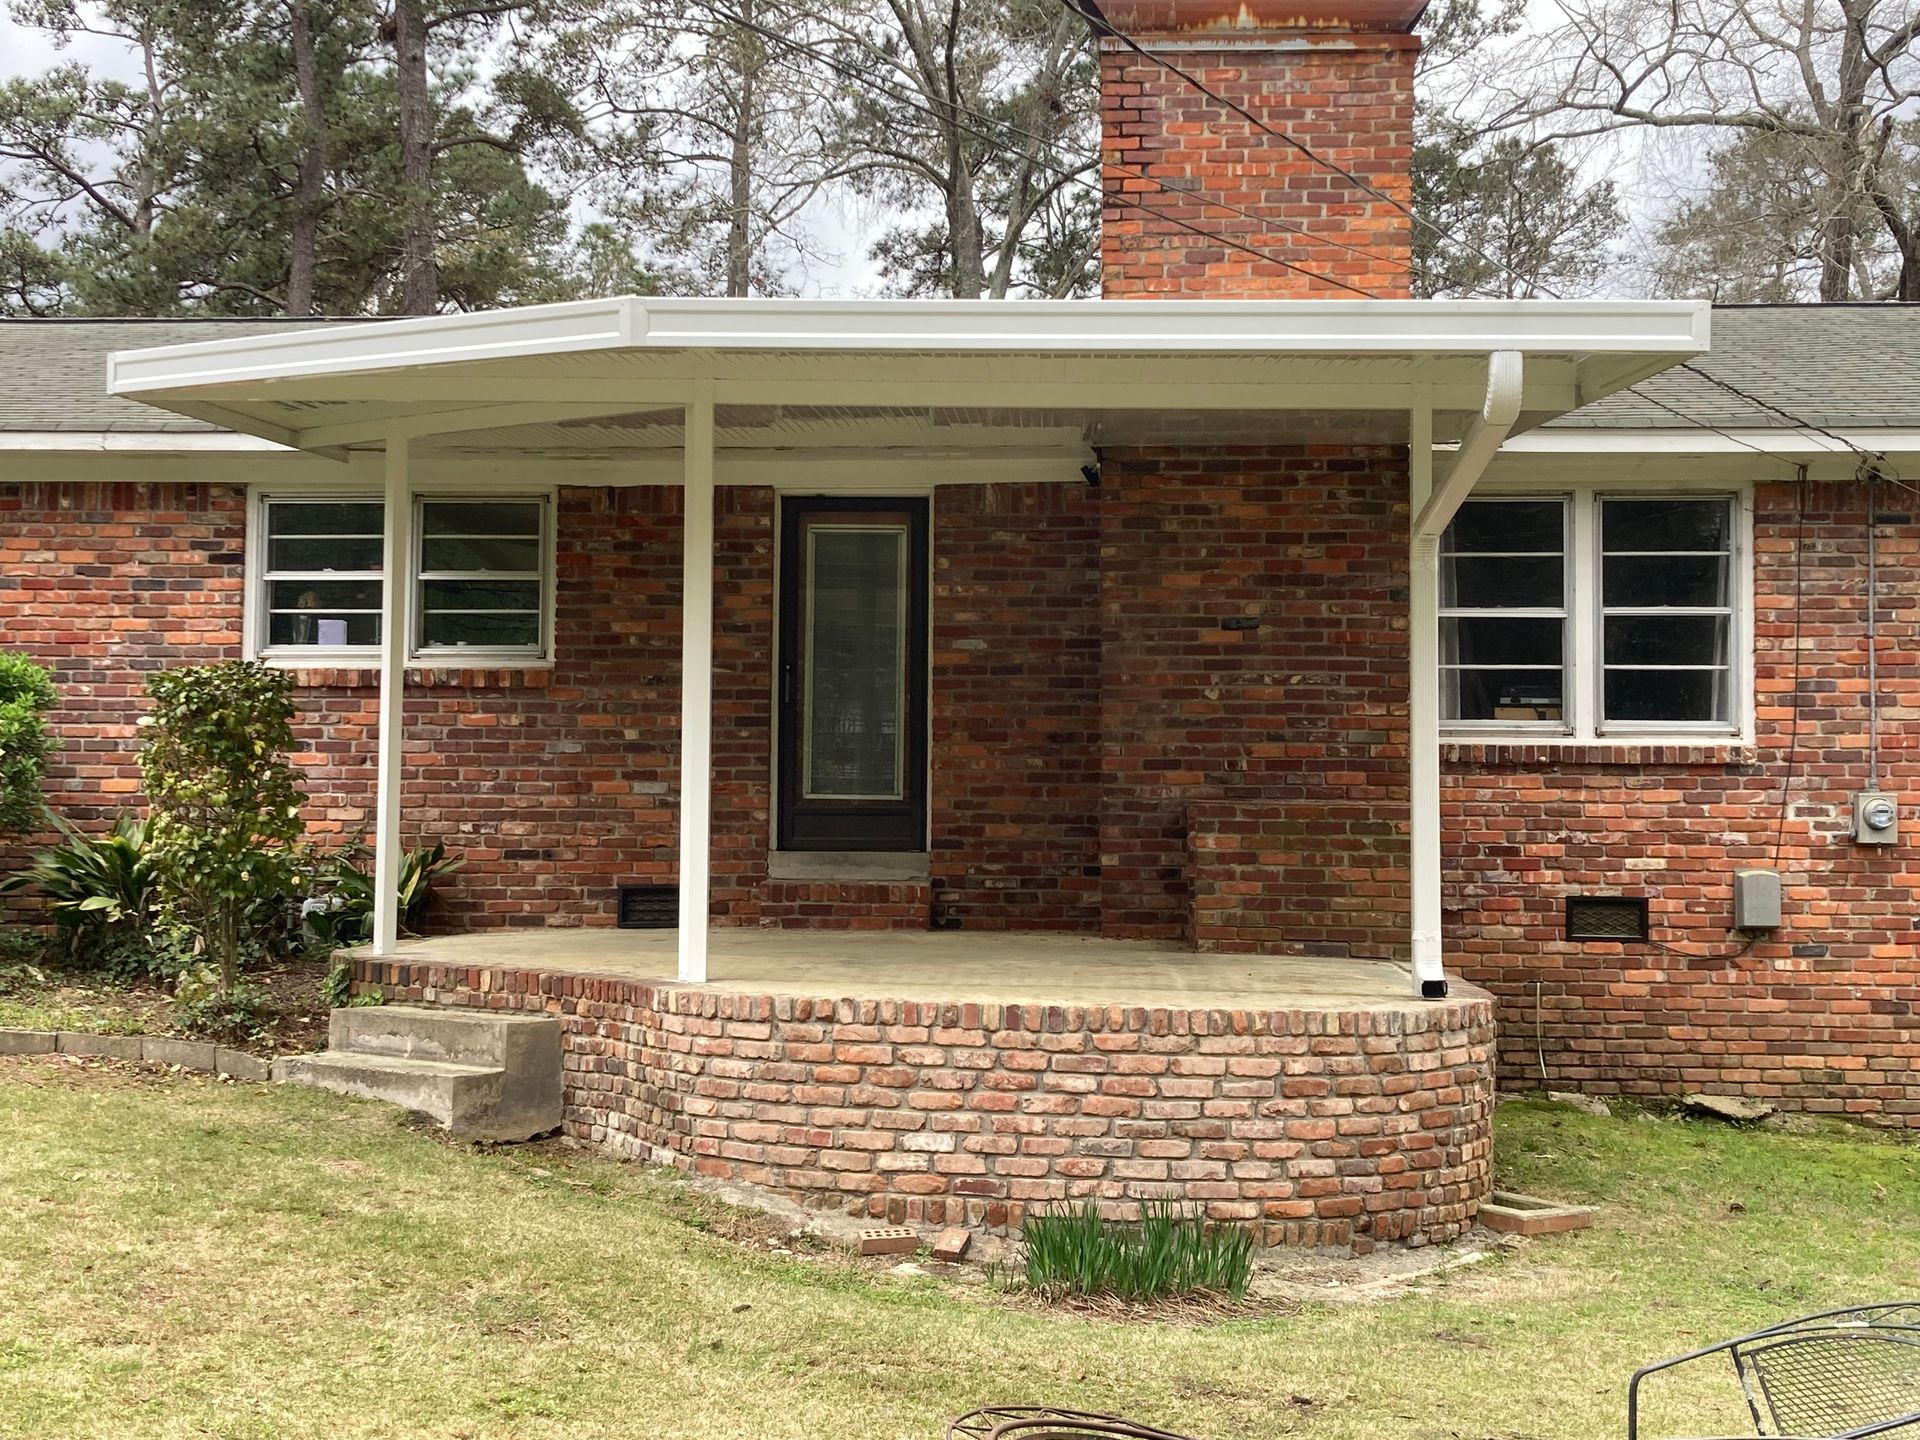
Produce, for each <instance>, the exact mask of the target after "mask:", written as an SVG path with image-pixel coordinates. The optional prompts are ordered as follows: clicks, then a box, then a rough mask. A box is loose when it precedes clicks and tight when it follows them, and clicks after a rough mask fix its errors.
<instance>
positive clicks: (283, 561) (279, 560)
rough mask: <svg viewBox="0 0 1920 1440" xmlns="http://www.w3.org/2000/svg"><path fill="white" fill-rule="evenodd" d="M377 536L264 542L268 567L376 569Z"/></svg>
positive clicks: (377, 558) (378, 562) (378, 544)
mask: <svg viewBox="0 0 1920 1440" xmlns="http://www.w3.org/2000/svg"><path fill="white" fill-rule="evenodd" d="M380 561H381V555H380V537H379V536H377V535H374V536H369V537H366V538H358V539H347V538H328V539H298V538H296V539H291V540H283V539H279V538H277V537H276V538H275V539H274V540H272V541H271V542H269V543H268V545H267V568H268V569H269V570H276V571H286V570H378V569H379V568H380Z"/></svg>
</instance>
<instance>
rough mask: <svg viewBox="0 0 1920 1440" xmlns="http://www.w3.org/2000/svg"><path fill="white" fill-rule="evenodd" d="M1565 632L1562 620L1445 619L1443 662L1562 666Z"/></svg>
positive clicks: (1442, 630) (1441, 646) (1451, 663)
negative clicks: (1562, 647)
mask: <svg viewBox="0 0 1920 1440" xmlns="http://www.w3.org/2000/svg"><path fill="white" fill-rule="evenodd" d="M1565 630H1566V626H1565V624H1564V622H1562V621H1560V620H1532V619H1527V620H1520V619H1515V620H1510V619H1507V618H1506V617H1504V616H1499V615H1489V616H1479V615H1475V616H1458V617H1456V616H1444V617H1442V618H1441V621H1440V659H1441V661H1442V663H1444V664H1447V665H1529V666H1547V665H1558V664H1560V663H1561V646H1562V644H1563V642H1564V634H1565Z"/></svg>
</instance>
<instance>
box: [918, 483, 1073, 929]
mask: <svg viewBox="0 0 1920 1440" xmlns="http://www.w3.org/2000/svg"><path fill="white" fill-rule="evenodd" d="M1099 514H1100V493H1099V492H1098V491H1095V490H1092V489H1089V488H1087V487H1084V486H1080V485H1056V486H1052V487H1047V488H1036V487H1032V486H1010V485H968V486H952V487H949V488H946V489H943V490H941V491H940V492H939V494H938V496H937V497H936V498H935V501H934V526H933V627H934V633H933V649H932V669H933V755H934V762H935V765H936V766H937V767H938V768H937V770H936V773H935V776H934V784H933V795H932V808H933V816H932V818H933V824H932V831H933V876H934V882H935V895H934V923H935V924H938V925H941V926H948V925H957V926H964V927H966V928H968V929H993V930H1004V929H1023V930H1027V929H1031V930H1039V929H1046V930H1054V929H1062V930H1093V929H1096V928H1097V927H1098V925H1099V916H1100V880H1099V865H1100V853H1099V845H1098V842H1099V809H1100V760H1099V740H1100V693H1099V686H1100V621H1099V564H1100V558H1099V534H1100V532H1099Z"/></svg>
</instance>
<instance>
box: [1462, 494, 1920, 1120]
mask: <svg viewBox="0 0 1920 1440" xmlns="http://www.w3.org/2000/svg"><path fill="white" fill-rule="evenodd" d="M1808 497H1809V504H1808V510H1807V515H1806V524H1805V553H1804V556H1803V559H1802V563H1801V566H1800V570H1801V581H1800V589H1801V592H1802V597H1803V603H1802V605H1801V607H1800V612H1799V616H1798V619H1797V622H1796V617H1795V611H1794V604H1793V597H1794V592H1795V588H1796V585H1795V578H1794V572H1795V559H1794V550H1795V545H1794V539H1795V530H1796V522H1795V517H1794V511H1795V506H1794V491H1793V487H1792V486H1789V485H1763V486H1761V487H1760V488H1759V489H1758V491H1757V493H1756V497H1755V501H1756V516H1755V527H1754V551H1755V591H1756V596H1757V600H1756V608H1755V618H1756V626H1755V630H1756V650H1757V656H1756V693H1757V704H1758V718H1759V732H1758V735H1757V737H1756V738H1757V744H1756V745H1755V746H1754V747H1753V748H1751V749H1747V748H1742V747H1739V746H1730V745H1728V746H1700V747H1698V748H1692V749H1687V750H1672V749H1661V748H1657V747H1642V748H1639V749H1633V748H1627V749H1624V750H1623V749H1620V748H1617V747H1611V746H1608V747H1585V748H1580V749H1575V750H1572V751H1556V752H1547V751H1543V750H1529V749H1528V748H1526V747H1519V748H1514V747H1500V746H1461V747H1455V748H1454V749H1453V750H1452V751H1451V753H1449V754H1448V756H1447V759H1446V766H1445V777H1446V778H1445V784H1446V796H1445V804H1446V810H1445V826H1446V828H1445V833H1446V837H1447V871H1448V884H1447V891H1446V903H1447V907H1448V915H1447V940H1448V949H1449V952H1450V960H1451V963H1452V964H1453V965H1454V966H1455V968H1456V969H1458V971H1459V972H1460V973H1462V974H1464V975H1466V976H1467V977H1468V978H1470V979H1472V980H1475V981H1477V982H1479V983H1481V984H1484V985H1486V986H1487V987H1488V988H1490V989H1492V990H1493V991H1494V992H1495V993H1496V994H1497V995H1498V996H1499V997H1500V999H1501V1001H1502V1007H1501V1044H1502V1054H1501V1061H1502V1074H1503V1076H1504V1078H1505V1079H1506V1080H1507V1081H1509V1082H1510V1083H1514V1084H1518V1085H1538V1084H1542V1083H1545V1084H1549V1085H1556V1086H1565V1087H1569V1088H1573V1087H1577V1088H1583V1089H1590V1090H1599V1091H1606V1092H1617V1093H1626V1094H1638V1095H1656V1094H1671V1093H1673V1092H1675V1091H1678V1090H1682V1089H1693V1088H1698V1089H1706V1090H1714V1091H1737V1092H1742V1093H1745V1094H1749V1095H1753V1096H1758V1097H1764V1098H1770V1099H1775V1100H1779V1101H1783V1102H1785V1103H1787V1104H1788V1105H1790V1106H1792V1107H1795V1108H1801V1109H1809V1110H1845V1111H1871V1112H1877V1113H1881V1114H1885V1115H1889V1116H1899V1117H1903V1118H1905V1119H1906V1120H1907V1122H1908V1123H1910V1124H1920V1078H1916V1076H1915V1073H1914V1071H1915V1067H1916V1063H1917V1062H1920V1026H1916V1022H1915V1017H1914V1005H1915V1002H1916V1001H1920V933H1917V932H1916V918H1917V917H1920V871H1916V869H1915V866H1914V863H1913V859H1912V856H1913V845H1914V843H1915V840H1916V838H1920V827H1916V826H1915V825H1914V824H1913V823H1912V814H1911V811H1910V810H1909V814H1908V824H1907V828H1906V830H1905V835H1906V839H1905V840H1904V842H1903V843H1902V844H1899V845H1895V846H1889V847H1885V848H1871V847H1862V846H1856V845H1854V844H1852V843H1851V841H1850V840H1849V839H1848V833H1849V821H1850V813H1851V811H1850V807H1851V799H1852V796H1853V794H1854V792H1855V791H1857V790H1860V789H1864V788H1865V787H1866V784H1867V756H1866V736H1867V723H1866V715H1865V696H1866V629H1865V617H1866V609H1865V599H1864V597H1865V594H1866V549H1865V542H1864V526H1865V523H1866V511H1865V505H1866V497H1865V493H1864V487H1861V486H1856V485H1818V484H1816V485H1813V486H1810V487H1809V490H1808ZM1881 509H1882V516H1881V518H1882V522H1883V523H1882V525H1881V528H1880V541H1879V548H1880V553H1881V571H1880V588H1881V610H1880V681H1881V692H1882V696H1883V708H1882V722H1883V723H1882V734H1881V760H1882V772H1883V773H1882V784H1883V785H1884V786H1885V788H1887V789H1890V790H1894V791H1897V792H1899V793H1901V794H1902V796H1903V797H1904V799H1905V802H1906V803H1907V805H1908V806H1911V805H1912V804H1913V803H1914V800H1915V797H1916V796H1920V754H1917V753H1916V738H1920V732H1916V728H1915V721H1916V720H1920V612H1917V611H1916V608H1915V602H1914V597H1915V595H1916V594H1920V547H1917V545H1916V541H1915V539H1914V529H1913V526H1912V523H1911V521H1912V516H1911V515H1910V514H1909V513H1908V510H1907V501H1906V498H1905V497H1904V496H1901V495H1899V494H1898V492H1892V491H1889V492H1888V494H1887V495H1886V496H1885V497H1884V498H1883V504H1882V507H1881ZM1796 625H1797V631H1798V638H1799V654H1800V663H1799V667H1798V669H1799V675H1798V698H1799V708H1800V737H1799V743H1798V746H1797V748H1796V747H1794V746H1793V745H1792V744H1790V739H1791V735H1792V730H1793V725H1792V716H1793V710H1794V698H1795V693H1796V690H1795V673H1794V672H1795V663H1794V643H1795V634H1796ZM1783 804H1784V805H1785V807H1786V808H1785V813H1784V816H1783V814H1782V807H1783ZM1776 862H1777V864H1778V868H1779V869H1780V870H1781V871H1782V872H1783V877H1784V880H1785V912H1786V915H1785V918H1786V924H1785V927H1784V928H1783V929H1782V930H1781V931H1780V932H1779V933H1778V934H1777V935H1772V936H1768V937H1766V938H1763V939H1761V940H1760V941H1759V942H1758V943H1756V944H1754V945H1753V946H1752V947H1751V948H1750V949H1747V950H1746V952H1745V953H1744V954H1735V953H1734V952H1736V951H1738V950H1740V949H1741V948H1742V944H1743V940H1742V937H1741V936H1739V935H1738V934H1735V933H1733V932H1731V931H1730V930H1729V929H1728V926H1729V924H1730V922H1731V917H1732V908H1731V906H1732V901H1731V886H1732V875H1733V871H1734V870H1735V869H1737V868H1744V867H1759V868H1773V867H1774V866H1775V865H1776ZM1569 892H1582V893H1606V894H1625V895H1643V896H1646V897H1648V899H1649V900H1650V902H1651V915H1652V920H1653V926H1654V930H1653V934H1654V937H1655V938H1656V939H1657V940H1659V941H1660V942H1662V943H1663V944H1664V945H1667V946H1671V947H1673V948H1672V949H1670V950H1669V949H1660V948H1656V947H1654V946H1648V945H1628V946H1623V945H1618V944H1594V943H1587V944H1574V943H1569V942H1568V941H1566V940H1565V939H1564V938H1562V937H1563V917H1562V906H1563V902H1564V896H1565V895H1566V894H1567V893H1569ZM1543 1061H1544V1065H1545V1072H1546V1073H1545V1075H1544V1077H1543V1076H1542V1074H1541V1066H1542V1062H1543Z"/></svg>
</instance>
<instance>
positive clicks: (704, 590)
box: [679, 380, 713, 985]
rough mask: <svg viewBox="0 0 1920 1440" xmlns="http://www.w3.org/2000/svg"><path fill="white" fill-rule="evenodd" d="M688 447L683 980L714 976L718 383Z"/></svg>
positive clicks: (707, 389)
mask: <svg viewBox="0 0 1920 1440" xmlns="http://www.w3.org/2000/svg"><path fill="white" fill-rule="evenodd" d="M685 430H686V439H685V448H684V450H683V452H682V455H683V463H684V465H685V475H684V480H685V489H684V491H683V494H682V497H681V506H680V510H681V517H682V521H683V530H682V539H681V545H682V554H681V589H680V933H679V941H680V971H679V973H680V979H681V981H682V982H683V983H685V984H689V985H704V984H705V983H706V980H707V923H708V911H709V908H710V907H709V899H708V895H709V886H710V884H711V879H712V873H711V872H712V868H713V856H712V853H711V850H710V842H711V836H712V829H713V381H711V380H696V381H695V382H694V386H693V395H692V397H691V398H690V399H689V400H688V402H687V407H686V425H685Z"/></svg>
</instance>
